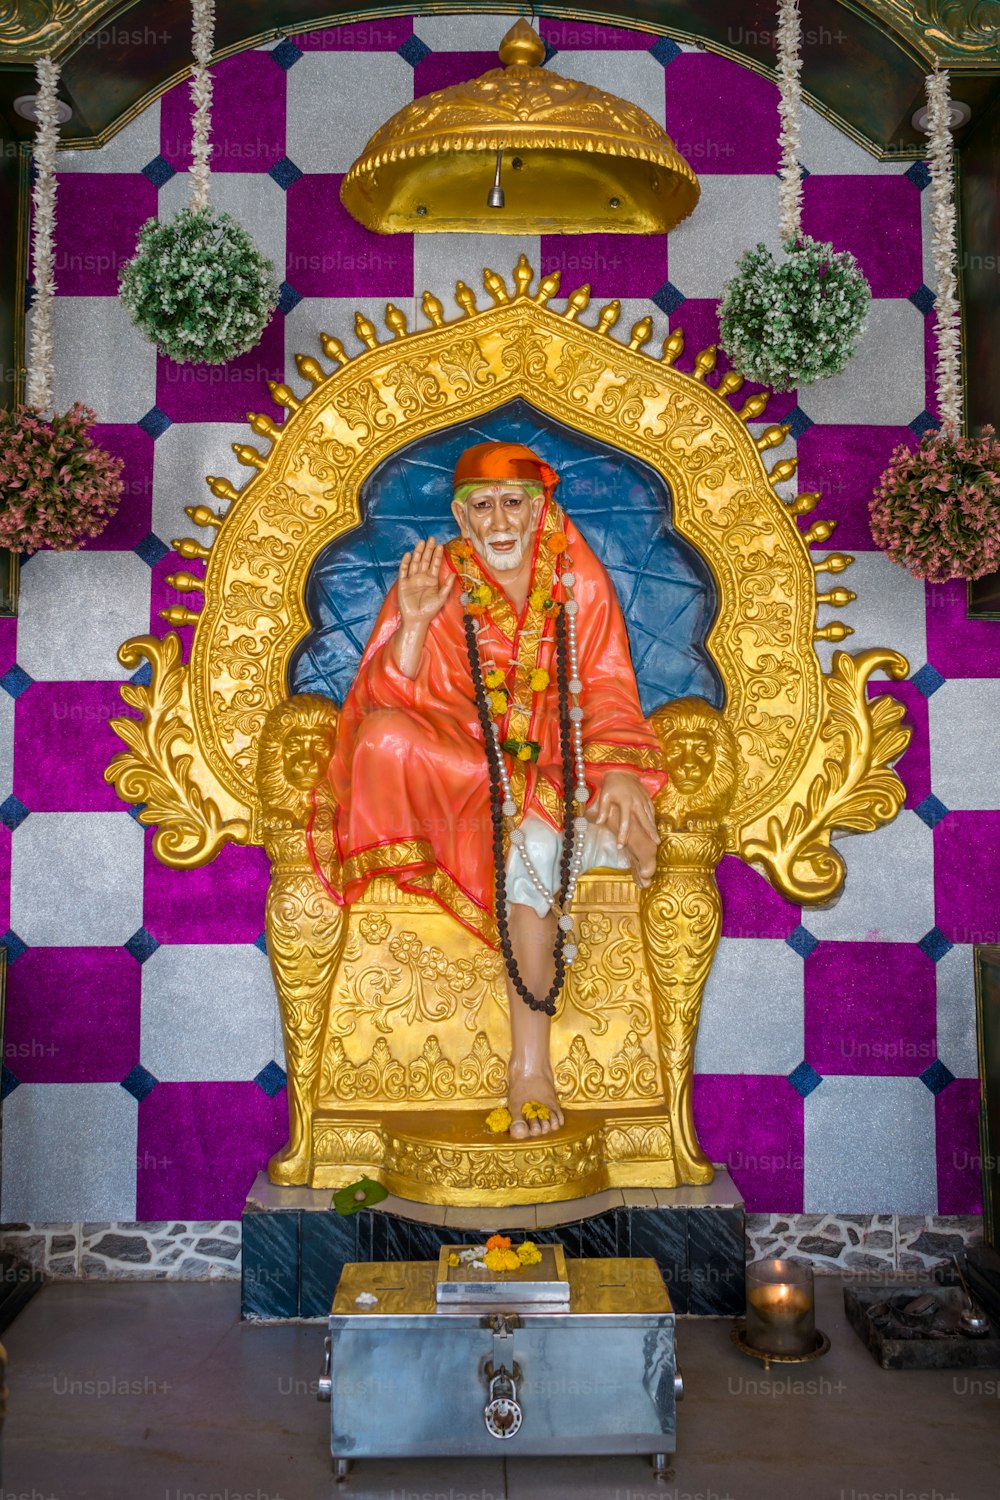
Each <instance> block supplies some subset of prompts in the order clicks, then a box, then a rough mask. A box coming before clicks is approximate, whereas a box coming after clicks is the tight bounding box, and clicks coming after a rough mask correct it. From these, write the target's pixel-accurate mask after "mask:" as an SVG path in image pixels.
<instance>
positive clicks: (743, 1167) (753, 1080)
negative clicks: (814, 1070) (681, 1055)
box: [685, 54, 805, 1214]
mask: <svg viewBox="0 0 1000 1500" xmlns="http://www.w3.org/2000/svg"><path fill="white" fill-rule="evenodd" d="M685 55H687V54H685ZM802 1106H803V1100H802V1095H801V1094H800V1093H798V1091H797V1090H796V1089H793V1088H792V1085H791V1084H790V1083H789V1082H788V1079H787V1078H783V1077H781V1076H779V1075H774V1076H771V1075H767V1074H751V1073H743V1074H718V1073H705V1074H701V1075H700V1076H698V1077H696V1078H695V1079H694V1120H695V1126H696V1127H697V1131H698V1139H699V1140H700V1141H701V1145H702V1149H703V1150H704V1151H705V1152H706V1153H707V1155H708V1156H709V1157H711V1159H712V1161H715V1162H725V1163H726V1164H727V1166H728V1167H729V1170H730V1172H731V1173H732V1175H733V1181H734V1183H735V1184H736V1186H737V1188H738V1189H739V1191H740V1192H741V1193H742V1194H743V1197H744V1199H745V1200H746V1206H747V1211H748V1212H749V1213H777V1214H798V1213H801V1212H802V1174H803V1158H804V1150H805V1141H804V1112H803V1107H802Z"/></svg>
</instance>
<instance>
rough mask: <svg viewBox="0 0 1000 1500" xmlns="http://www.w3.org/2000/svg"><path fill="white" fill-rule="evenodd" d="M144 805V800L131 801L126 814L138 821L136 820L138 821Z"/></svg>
mask: <svg viewBox="0 0 1000 1500" xmlns="http://www.w3.org/2000/svg"><path fill="white" fill-rule="evenodd" d="M145 806H146V804H145V802H133V803H132V805H131V807H129V809H128V815H129V817H130V818H134V819H135V821H136V822H137V823H138V821H139V814H140V813H141V812H142V811H143V810H144V809H145Z"/></svg>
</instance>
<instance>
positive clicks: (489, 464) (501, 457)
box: [454, 443, 559, 500]
mask: <svg viewBox="0 0 1000 1500" xmlns="http://www.w3.org/2000/svg"><path fill="white" fill-rule="evenodd" d="M477 479H483V480H488V479H493V480H496V479H528V480H534V481H535V482H536V483H537V484H541V485H542V486H543V487H544V489H545V498H546V499H547V500H549V499H551V498H552V491H553V490H554V489H555V487H556V485H557V484H558V483H559V475H558V474H557V473H556V471H555V469H553V468H550V466H549V465H548V464H547V463H546V462H545V460H544V459H542V458H539V457H538V454H537V453H533V452H532V450H531V449H530V448H526V447H525V446H524V444H523V443H476V445H475V447H473V448H466V450H465V452H464V453H463V454H462V456H461V458H460V459H459V460H458V463H457V464H456V465H455V480H454V488H455V489H458V486H459V485H460V484H469V483H470V482H471V481H473V480H477Z"/></svg>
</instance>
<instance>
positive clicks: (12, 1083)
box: [0, 1063, 21, 1099]
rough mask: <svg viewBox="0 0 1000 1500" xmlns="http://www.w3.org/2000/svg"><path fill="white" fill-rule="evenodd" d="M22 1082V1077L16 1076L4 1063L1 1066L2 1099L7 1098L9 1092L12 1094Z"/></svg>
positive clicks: (0, 1085)
mask: <svg viewBox="0 0 1000 1500" xmlns="http://www.w3.org/2000/svg"><path fill="white" fill-rule="evenodd" d="M20 1083H21V1080H20V1078H16V1077H15V1076H14V1074H13V1073H12V1072H11V1071H10V1069H9V1068H8V1066H7V1064H6V1063H4V1064H3V1066H2V1067H0V1099H6V1097H7V1095H8V1094H12V1093H13V1092H14V1090H15V1089H16V1088H18V1087H20Z"/></svg>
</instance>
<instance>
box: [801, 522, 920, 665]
mask: <svg viewBox="0 0 1000 1500" xmlns="http://www.w3.org/2000/svg"><path fill="white" fill-rule="evenodd" d="M823 514H824V512H823V502H822V500H821V501H820V503H819V507H818V509H817V510H816V516H817V517H819V518H822V516H823ZM836 543H837V533H836V532H834V533H833V536H832V537H831V538H830V541H829V542H828V543H827V547H826V548H819V549H817V550H814V551H813V552H812V554H811V555H812V558H813V561H814V562H818V561H819V559H820V558H821V557H825V556H826V553H827V549H828V548H830V547H835V546H836ZM852 555H853V557H854V562H853V563H852V564H851V566H850V567H849V568H848V569H847V571H846V572H845V573H842V574H840V575H838V576H837V577H834V576H833V575H832V574H830V573H821V574H820V575H819V588H820V591H822V590H824V589H829V588H833V587H834V585H835V584H843V585H845V586H846V587H847V588H849V589H851V590H852V591H853V592H854V593H855V594H857V596H858V597H857V599H856V600H855V601H854V602H853V603H852V604H848V605H847V606H846V607H845V608H843V609H832V608H830V607H828V606H826V605H820V608H819V613H818V615H817V620H818V622H819V624H820V625H826V624H829V622H830V621H831V620H843V622H844V624H845V625H850V626H851V628H852V629H853V631H854V634H853V635H851V636H848V637H847V639H846V640H845V641H843V642H841V643H840V644H839V645H837V644H835V643H834V642H833V641H817V642H816V654H817V655H818V657H819V659H820V661H821V662H822V663H823V670H824V671H825V672H828V671H829V670H830V663H831V662H832V660H833V653H834V652H835V651H849V652H851V653H852V654H853V653H854V652H857V651H866V650H868V648H869V647H870V646H884V647H886V648H888V649H889V650H891V651H900V652H902V654H903V655H904V656H905V657H906V659H907V661H908V662H909V664H910V671H911V672H917V671H919V669H920V668H921V667H922V666H923V664H924V662H925V661H926V660H927V627H926V622H925V605H924V597H925V593H924V584H923V582H922V581H921V579H919V578H913V577H911V575H910V574H909V573H907V571H906V569H905V568H901V567H900V566H899V565H898V563H894V562H892V561H891V560H890V559H889V558H888V557H886V555H885V553H883V552H877V551H872V552H855V553H853V554H852ZM877 680H884V677H883V674H882V673H879V674H878V679H877Z"/></svg>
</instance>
